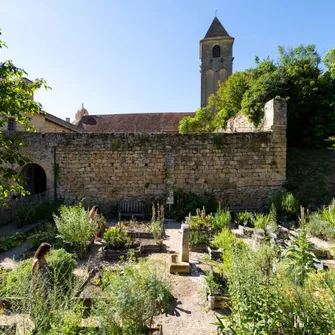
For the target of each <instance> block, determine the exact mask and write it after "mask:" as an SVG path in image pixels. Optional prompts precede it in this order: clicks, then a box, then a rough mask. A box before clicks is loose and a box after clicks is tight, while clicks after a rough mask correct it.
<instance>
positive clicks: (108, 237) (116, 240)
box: [104, 226, 130, 249]
mask: <svg viewBox="0 0 335 335" xmlns="http://www.w3.org/2000/svg"><path fill="white" fill-rule="evenodd" d="M104 240H105V242H106V248H107V249H120V248H123V247H124V246H125V245H126V244H127V243H129V242H130V237H129V236H128V234H127V230H126V229H125V228H123V227H121V226H117V227H110V228H108V229H107V230H106V231H105V233H104Z"/></svg>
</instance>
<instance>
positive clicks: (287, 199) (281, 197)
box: [270, 192, 300, 216]
mask: <svg viewBox="0 0 335 335" xmlns="http://www.w3.org/2000/svg"><path fill="white" fill-rule="evenodd" d="M270 204H274V205H275V206H276V209H277V211H278V213H279V214H280V215H288V216H293V215H296V214H297V213H298V212H299V208H300V201H299V200H298V199H297V198H295V197H294V195H293V194H292V193H291V192H285V193H276V194H274V195H273V196H272V197H271V199H270Z"/></svg>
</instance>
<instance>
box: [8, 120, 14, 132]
mask: <svg viewBox="0 0 335 335" xmlns="http://www.w3.org/2000/svg"><path fill="white" fill-rule="evenodd" d="M7 130H9V131H15V130H16V123H15V119H13V118H12V117H10V118H8V126H7Z"/></svg>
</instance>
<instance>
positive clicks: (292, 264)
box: [283, 228, 319, 285]
mask: <svg viewBox="0 0 335 335" xmlns="http://www.w3.org/2000/svg"><path fill="white" fill-rule="evenodd" d="M313 248H314V247H313V244H312V243H311V242H309V241H308V240H307V233H306V230H305V229H304V228H303V229H301V231H300V232H299V233H298V235H297V236H296V237H295V239H294V240H293V241H292V242H291V243H290V245H289V247H288V248H287V249H286V250H285V251H284V252H283V256H284V259H285V261H286V262H287V263H288V266H289V274H290V275H292V276H293V278H294V281H295V282H296V283H297V284H299V285H302V284H303V283H304V281H305V280H306V279H307V277H308V276H309V274H310V273H311V272H313V271H315V270H316V268H315V265H314V264H315V263H319V261H318V260H317V259H316V257H315V254H314V253H313V252H312V250H313Z"/></svg>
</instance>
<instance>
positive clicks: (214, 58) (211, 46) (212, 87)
mask: <svg viewBox="0 0 335 335" xmlns="http://www.w3.org/2000/svg"><path fill="white" fill-rule="evenodd" d="M233 43H234V38H233V37H231V36H229V34H228V33H227V31H226V29H225V28H224V27H223V26H222V24H221V22H220V21H219V19H218V18H217V17H215V18H214V20H213V22H212V24H211V26H210V27H209V29H208V31H207V33H206V35H205V37H204V39H202V40H201V41H200V60H201V66H200V68H201V71H200V72H201V107H204V106H206V105H207V100H208V97H209V96H210V95H211V94H213V93H216V91H217V88H218V81H219V80H220V81H222V82H225V81H226V80H227V78H228V77H229V76H230V75H231V74H232V73H233V59H234V58H233Z"/></svg>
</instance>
